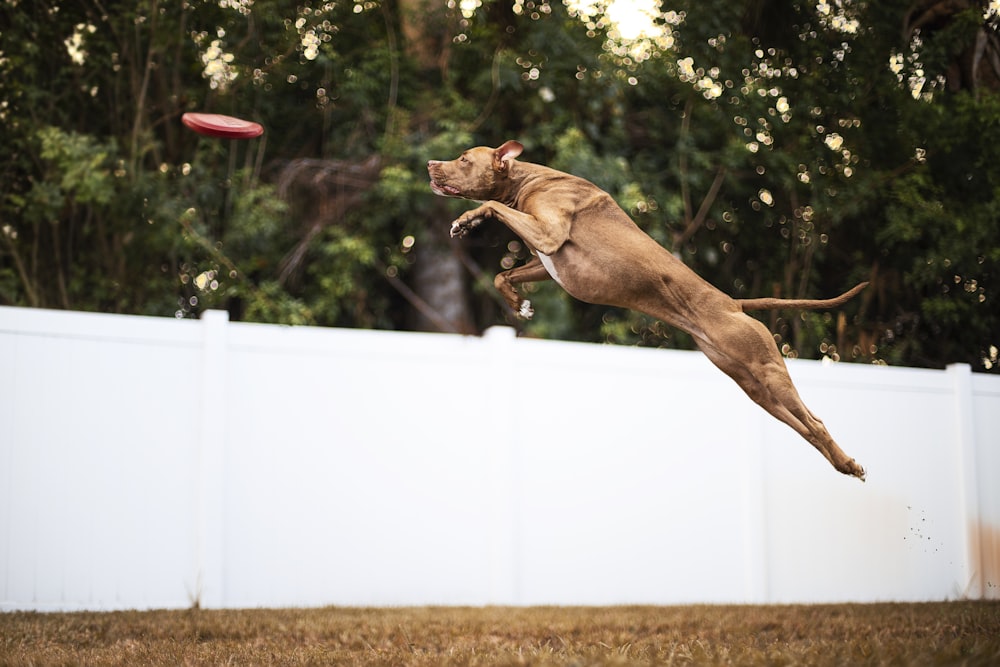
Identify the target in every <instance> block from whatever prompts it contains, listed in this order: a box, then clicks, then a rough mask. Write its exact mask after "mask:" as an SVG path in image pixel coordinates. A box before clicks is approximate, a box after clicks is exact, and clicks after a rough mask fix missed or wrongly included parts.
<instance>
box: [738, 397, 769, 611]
mask: <svg viewBox="0 0 1000 667" xmlns="http://www.w3.org/2000/svg"><path fill="white" fill-rule="evenodd" d="M741 406H742V408H741V409H742V411H743V414H742V415H741V417H742V418H743V419H744V420H745V422H744V423H745V424H747V428H746V429H745V430H744V434H745V436H746V438H745V442H744V443H743V444H744V445H745V446H744V456H745V457H746V464H745V472H744V474H743V485H744V486H743V595H744V599H743V602H745V603H748V604H766V603H768V602H770V601H771V599H770V597H771V593H770V585H769V583H770V582H769V577H768V566H767V550H768V544H767V536H768V531H767V507H766V504H767V496H766V488H767V479H766V476H767V463H766V461H765V460H764V457H765V455H766V453H767V452H766V448H765V446H764V420H763V417H762V415H763V414H764V413H763V411H761V410H760V409H759V408H758V407H757V405H756V404H755V403H752V402H751V401H742V400H741Z"/></svg>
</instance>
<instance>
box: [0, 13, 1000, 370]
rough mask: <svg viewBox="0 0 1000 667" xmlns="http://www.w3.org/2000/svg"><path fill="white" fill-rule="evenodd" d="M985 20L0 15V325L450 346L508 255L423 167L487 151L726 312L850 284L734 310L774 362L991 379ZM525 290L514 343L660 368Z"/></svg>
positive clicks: (479, 325) (990, 25)
mask: <svg viewBox="0 0 1000 667" xmlns="http://www.w3.org/2000/svg"><path fill="white" fill-rule="evenodd" d="M998 6H1000V3H997V2H996V1H992V2H986V1H975V0H963V1H961V2H954V1H952V0H882V1H880V2H865V1H863V0H820V1H818V2H816V1H811V0H810V1H801V2H799V1H795V0H753V1H749V2H740V3H734V2H730V1H728V0H727V1H724V0H698V1H697V2H694V1H685V0H679V1H677V2H664V3H656V2H652V1H635V2H624V1H623V0H611V1H609V0H566V1H565V2H559V1H555V0H553V1H551V2H545V1H540V0H539V1H533V0H514V1H513V2H493V1H490V0H461V1H459V2H456V1H454V0H386V1H384V2H375V1H367V0H366V1H363V2H352V1H350V0H348V1H341V2H320V1H318V0H295V1H294V2H292V1H286V0H256V1H254V0H186V1H184V2H168V1H166V0H138V1H130V2H123V1H118V0H73V1H72V2H70V1H68V0H67V1H62V0H35V1H31V2H28V1H26V0H4V1H3V2H0V145H2V146H3V157H2V158H0V305H16V306H32V307H41V308H60V309H71V310H83V311H101V312H110V313H133V314H146V315H157V316H165V317H179V318H192V317H198V316H199V314H200V313H201V312H202V311H203V310H205V309H208V308H215V309H225V310H227V311H228V312H229V316H230V319H231V320H232V321H255V322H270V323H286V324H313V325H321V326H337V327H352V328H378V329H394V330H421V331H448V332H461V333H479V332H481V331H483V330H484V329H485V328H487V327H489V326H492V325H494V324H501V323H504V322H509V321H510V315H509V313H507V312H506V311H505V309H504V307H503V305H502V303H501V302H500V300H499V299H498V298H497V296H496V295H495V294H494V292H493V288H492V277H493V275H494V274H495V273H496V272H498V271H500V270H502V269H504V268H509V267H510V266H512V265H514V264H515V263H518V262H520V261H523V260H524V259H525V257H526V251H525V248H524V247H523V246H522V245H521V244H520V242H519V241H518V240H517V239H516V238H515V237H514V236H513V235H512V234H511V233H510V232H509V231H508V230H506V229H504V228H502V227H501V226H499V225H494V226H487V227H484V228H480V230H477V232H476V234H474V235H472V237H471V238H469V239H465V240H464V241H462V242H453V241H451V240H450V239H449V238H448V237H447V230H448V228H449V223H450V221H451V220H452V219H453V218H454V217H456V216H457V215H458V214H459V213H460V212H462V211H463V210H465V209H467V208H468V207H469V203H468V202H456V201H448V200H445V199H442V198H439V197H434V196H433V195H432V194H431V193H430V191H429V189H428V188H427V177H426V171H425V165H426V161H427V160H428V159H451V158H453V157H455V156H456V155H457V154H458V153H459V152H460V151H461V150H463V149H464V148H467V147H469V146H471V145H480V144H487V145H499V144H500V143H501V142H503V141H504V140H507V139H517V140H519V141H521V142H522V143H524V145H525V147H526V150H525V153H524V155H522V159H524V160H527V161H531V162H540V163H545V164H548V165H550V166H552V167H555V168H557V169H561V170H564V171H570V172H572V173H574V174H578V175H580V176H583V177H586V178H588V179H590V180H592V181H593V182H595V183H596V184H598V185H599V186H600V187H602V188H604V189H606V190H607V191H609V192H610V193H611V194H612V195H613V196H614V197H615V198H616V199H617V200H618V202H619V203H620V204H621V205H622V207H623V208H624V209H625V210H627V211H629V212H630V214H631V215H632V216H633V218H634V219H635V220H636V222H637V223H638V224H639V225H640V226H641V227H642V228H643V229H645V230H646V231H647V232H648V233H649V234H650V235H652V236H653V237H654V238H656V239H657V240H658V241H659V242H660V243H662V244H663V245H664V246H666V247H667V248H669V249H671V250H672V251H673V252H675V253H676V254H677V255H678V256H679V257H681V258H682V259H683V261H685V262H686V263H687V264H689V265H691V266H692V267H693V268H694V269H695V270H696V271H697V272H699V273H700V274H701V275H703V276H705V277H706V278H707V279H708V280H709V281H711V282H712V283H713V284H715V285H716V286H718V287H719V288H720V289H722V290H723V291H725V292H727V293H729V294H731V295H733V296H734V297H747V296H772V295H774V296H782V297H826V296H832V295H835V294H838V293H840V292H841V291H843V290H844V289H845V288H847V287H849V286H851V285H853V284H854V283H856V282H858V281H860V280H870V281H872V287H870V288H869V289H868V290H866V291H865V293H864V294H863V295H862V296H861V297H859V298H858V299H856V300H854V301H853V302H852V303H850V304H848V305H847V306H846V307H844V308H843V309H840V310H838V311H837V312H834V313H824V312H816V313H802V314H800V313H782V312H775V313H772V314H764V315H762V317H763V318H765V322H766V323H767V324H768V325H769V326H770V327H771V329H772V331H773V332H774V333H775V336H776V339H777V341H778V345H779V346H780V347H781V349H782V352H783V353H784V354H785V355H786V356H788V357H796V356H798V357H803V358H823V357H826V358H830V359H833V360H842V361H859V362H865V363H872V362H874V363H880V364H882V363H887V364H892V365H909V366H922V367H932V368H940V367H943V366H945V365H946V364H948V363H953V362H963V363H968V364H970V365H971V366H972V368H973V370H974V371H992V372H996V371H997V364H998V359H997V346H998V345H1000V308H997V306H996V303H995V299H996V293H997V290H998V289H1000V276H998V265H1000V204H998V198H997V195H998V188H1000V160H998V159H997V150H998V149H997V147H998V146H1000V35H998V32H997V27H998V23H1000V16H998ZM186 111H206V112H216V113H224V114H231V115H236V116H240V117H244V118H249V119H252V120H255V121H258V122H261V123H262V124H264V126H265V127H266V128H267V130H266V133H265V134H264V136H263V137H262V138H260V139H256V140H252V141H247V142H228V141H223V140H215V139H207V138H203V137H200V136H198V135H195V134H193V133H192V132H190V131H187V130H186V129H185V128H184V127H183V126H182V124H181V123H180V116H181V114H182V113H184V112H186ZM532 289H533V293H532V294H531V299H532V301H533V303H534V304H535V310H536V313H537V315H536V317H535V320H534V321H533V322H531V323H528V324H525V325H523V328H524V332H525V333H526V334H528V335H532V336H537V337H546V338H560V339H566V340H580V341H607V342H614V343H623V344H639V345H644V346H660V347H673V348H682V349H683V348H690V347H691V342H690V340H689V339H688V338H687V337H686V336H685V335H684V334H681V333H679V332H676V331H672V330H669V329H667V328H665V327H663V326H662V325H660V324H658V323H656V322H654V321H652V320H649V319H648V318H646V317H644V316H641V315H639V314H636V313H632V312H626V311H620V310H616V309H613V308H607V307H598V306H589V305H586V304H581V303H579V302H575V301H573V300H571V299H570V298H568V297H567V296H565V295H564V294H563V293H562V291H561V290H559V289H558V287H557V286H555V285H553V284H539V285H536V286H534V287H533V288H532Z"/></svg>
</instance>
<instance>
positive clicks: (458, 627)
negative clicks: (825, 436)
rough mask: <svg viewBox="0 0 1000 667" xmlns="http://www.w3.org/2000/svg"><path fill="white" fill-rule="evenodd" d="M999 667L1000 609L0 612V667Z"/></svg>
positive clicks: (965, 605) (985, 605)
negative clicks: (638, 666)
mask: <svg viewBox="0 0 1000 667" xmlns="http://www.w3.org/2000/svg"><path fill="white" fill-rule="evenodd" d="M223 664H225V665H428V666H429V665H435V666H437V665H689V664H699V665H803V664H805V665H958V664H965V665H991V664H1000V603H996V602H949V603H939V604H873V605H820V606H685V607H527V608H520V607H517V608H510V607H486V608H450V607H420V608H398V609H397V608H379V609H354V608H326V609H280V610H269V609H260V610H240V611H209V610H197V609H192V610H185V611H152V612H117V613H53V614H39V613H20V612H17V613H3V614H0V665H223Z"/></svg>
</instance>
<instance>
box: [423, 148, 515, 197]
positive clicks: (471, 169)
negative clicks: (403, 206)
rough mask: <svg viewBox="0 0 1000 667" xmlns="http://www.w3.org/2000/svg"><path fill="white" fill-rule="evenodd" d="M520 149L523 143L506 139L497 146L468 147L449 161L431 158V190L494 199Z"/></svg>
mask: <svg viewBox="0 0 1000 667" xmlns="http://www.w3.org/2000/svg"><path fill="white" fill-rule="evenodd" d="M523 150H524V146H522V145H521V144H519V143H518V142H516V141H508V142H506V143H504V145H503V146H500V147H499V148H489V147H487V146H479V147H477V148H470V149H469V150H467V151H465V152H464V153H462V154H461V155H460V156H458V158H456V159H454V160H451V161H448V162H442V161H440V160H430V161H429V162H428V163H427V173H428V174H430V177H431V190H432V191H433V192H434V194H438V195H441V196H443V197H461V198H463V199H474V200H477V201H487V200H490V199H497V198H499V197H501V196H502V195H503V193H504V190H505V188H504V184H505V182H506V181H507V178H508V176H509V175H510V166H511V163H512V162H513V161H514V158H516V157H517V156H518V155H520V154H521V151H523Z"/></svg>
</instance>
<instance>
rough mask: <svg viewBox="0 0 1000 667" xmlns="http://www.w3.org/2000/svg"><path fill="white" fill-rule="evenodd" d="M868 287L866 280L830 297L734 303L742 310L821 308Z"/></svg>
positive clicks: (737, 301) (837, 304) (847, 298)
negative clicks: (838, 294)
mask: <svg viewBox="0 0 1000 667" xmlns="http://www.w3.org/2000/svg"><path fill="white" fill-rule="evenodd" d="M866 287H868V283H867V282H863V283H858V284H857V285H855V286H854V287H852V288H851V289H849V290H847V291H846V292H844V293H843V294H841V295H840V296H835V297H833V298H832V299H775V298H767V297H765V298H761V299H737V300H736V303H738V304H740V307H741V308H742V309H743V310H744V311H747V310H777V309H779V308H788V309H789V310H819V309H823V308H834V307H836V306H839V305H841V304H843V303H846V302H847V301H850V300H851V299H852V298H854V297H855V296H857V294H858V292H860V291H861V290H863V289H864V288H866Z"/></svg>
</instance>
